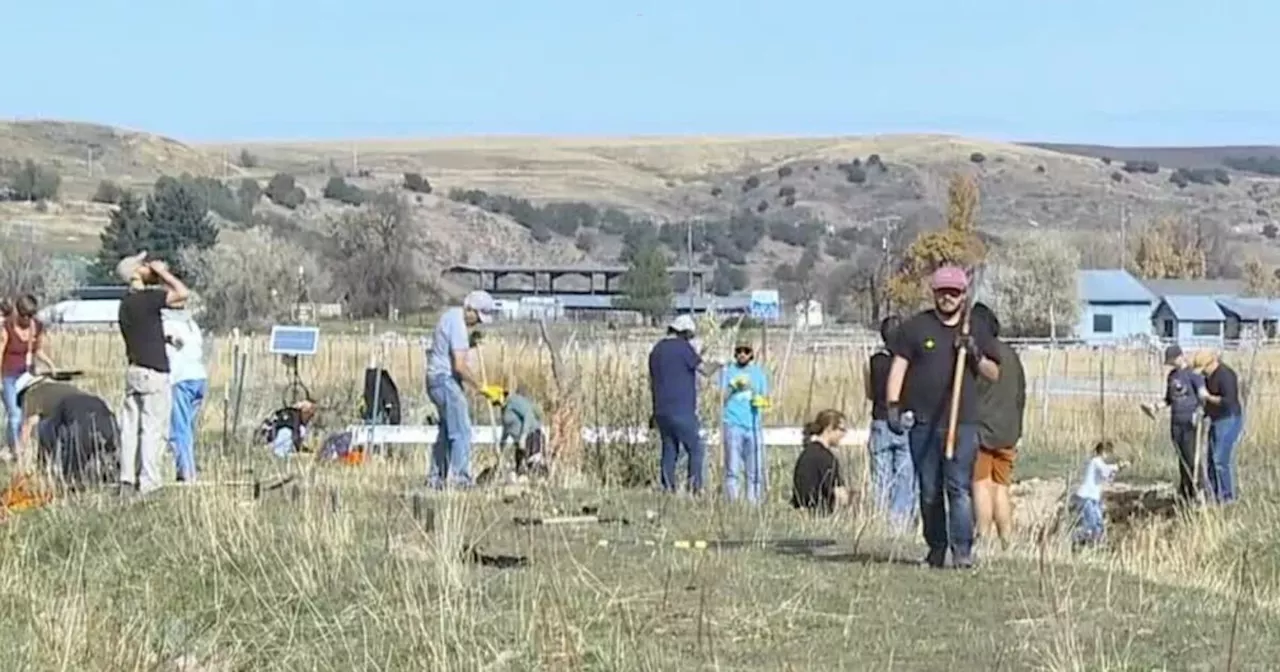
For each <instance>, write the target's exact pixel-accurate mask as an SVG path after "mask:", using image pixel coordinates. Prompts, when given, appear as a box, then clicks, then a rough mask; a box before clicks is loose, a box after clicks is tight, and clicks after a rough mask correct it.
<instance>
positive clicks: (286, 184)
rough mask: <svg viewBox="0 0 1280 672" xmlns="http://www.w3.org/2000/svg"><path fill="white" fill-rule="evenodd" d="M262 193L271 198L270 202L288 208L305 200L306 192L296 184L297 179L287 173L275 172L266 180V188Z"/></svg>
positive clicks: (296, 205)
mask: <svg viewBox="0 0 1280 672" xmlns="http://www.w3.org/2000/svg"><path fill="white" fill-rule="evenodd" d="M262 193H263V195H264V196H266V197H267V198H269V199H271V202H272V203H275V204H276V205H279V206H281V207H284V208H288V209H290V210H294V209H297V208H298V206H300V205H302V204H303V203H306V202H307V192H305V191H303V189H302V187H299V186H298V184H297V181H296V180H295V179H294V177H293V176H292V175H290V174H289V173H276V174H275V175H273V176H271V181H269V182H267V188H266V189H264V190H263V192H262Z"/></svg>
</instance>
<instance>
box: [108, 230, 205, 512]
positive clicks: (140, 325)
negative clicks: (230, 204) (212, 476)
mask: <svg viewBox="0 0 1280 672" xmlns="http://www.w3.org/2000/svg"><path fill="white" fill-rule="evenodd" d="M116 275H117V276H118V277H119V278H120V279H121V280H122V281H124V282H126V283H128V285H129V291H128V293H127V294H125V296H124V297H123V298H122V299H120V309H119V314H118V317H117V320H118V322H119V325H120V335H121V337H123V338H124V350H125V357H126V358H127V360H128V368H127V369H126V370H125V378H124V405H123V406H122V408H121V413H120V492H121V494H125V493H128V492H130V491H133V490H136V491H137V492H138V493H139V494H142V495H146V494H149V493H152V492H154V491H156V490H159V489H160V488H161V486H163V484H164V479H163V477H162V476H161V475H160V456H161V454H162V452H163V451H164V447H165V445H166V444H167V443H168V434H169V408H170V405H171V399H170V394H171V392H170V389H169V356H168V354H167V353H166V352H165V337H164V322H163V319H162V318H161V314H160V311H161V310H163V309H164V308H181V307H182V306H183V304H184V303H185V302H186V300H187V295H188V294H189V293H190V292H189V290H188V289H187V286H186V285H185V284H183V282H182V281H181V280H179V279H178V278H177V277H175V276H174V275H173V273H170V272H169V266H168V265H167V264H165V263H164V262H163V261H160V260H159V259H151V260H148V259H147V253H146V252H145V251H144V252H139V253H138V254H135V255H133V256H130V257H125V258H124V259H121V260H120V263H118V264H116Z"/></svg>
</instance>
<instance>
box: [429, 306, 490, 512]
mask: <svg viewBox="0 0 1280 672" xmlns="http://www.w3.org/2000/svg"><path fill="white" fill-rule="evenodd" d="M496 312H497V304H496V303H495V302H494V300H493V297H492V296H490V295H489V293H488V292H483V291H474V292H471V293H470V294H467V296H466V298H465V299H464V300H463V302H462V305H461V306H457V307H454V308H450V309H448V310H446V311H444V313H443V314H442V315H441V316H440V321H439V322H437V323H436V328H435V332H434V333H433V334H432V336H431V345H430V348H429V350H428V351H427V375H426V378H427V381H426V383H427V397H429V398H430V399H431V403H432V404H433V405H435V407H436V413H437V416H438V417H439V418H440V433H439V434H438V435H437V436H436V443H435V446H433V447H432V449H431V470H430V473H429V475H428V477H427V483H428V485H430V486H431V487H432V488H436V489H442V488H444V487H445V484H446V479H447V480H448V482H449V483H450V484H452V485H455V486H460V487H467V486H470V485H471V484H472V483H471V471H470V469H471V410H470V404H469V403H468V401H467V395H466V393H465V392H463V385H464V384H465V385H466V386H468V387H470V388H471V389H472V390H474V391H476V392H478V393H480V394H481V395H483V396H484V397H485V398H487V399H488V400H489V402H490V403H493V402H494V401H501V396H500V395H501V390H495V389H494V388H492V387H491V386H486V385H485V384H484V383H482V382H481V381H480V378H479V377H478V376H477V375H476V374H475V373H474V372H472V370H471V365H470V363H469V355H470V352H471V338H472V337H471V334H470V333H469V332H468V329H470V328H471V327H474V326H476V325H477V324H480V323H484V322H489V321H490V320H492V319H493V315H494V314H495V313H496Z"/></svg>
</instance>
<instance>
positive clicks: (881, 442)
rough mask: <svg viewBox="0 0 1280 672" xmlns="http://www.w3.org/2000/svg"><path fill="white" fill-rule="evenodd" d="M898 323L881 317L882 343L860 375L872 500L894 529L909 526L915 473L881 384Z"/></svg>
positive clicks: (912, 516) (886, 376) (913, 510)
mask: <svg viewBox="0 0 1280 672" xmlns="http://www.w3.org/2000/svg"><path fill="white" fill-rule="evenodd" d="M900 323H901V320H900V319H899V318H898V316H896V315H890V316H889V317H886V318H884V319H883V320H881V322H880V338H881V339H882V343H883V345H882V346H881V347H880V348H879V349H878V350H876V351H875V352H874V353H872V354H871V357H870V359H868V360H867V369H866V371H865V372H864V375H863V380H864V381H865V383H866V395H867V401H870V402H871V436H870V438H869V440H868V452H869V457H870V460H871V463H870V470H871V490H872V493H873V496H874V500H873V501H874V502H875V505H876V509H877V510H878V511H880V512H881V513H883V514H884V515H886V516H888V518H889V525H890V527H891V528H892V529H893V530H894V531H895V532H905V531H907V530H908V529H910V528H911V525H912V524H913V523H914V522H915V515H916V474H915V468H914V466H913V465H912V463H911V447H910V445H909V443H908V442H907V433H906V432H905V431H903V432H895V431H893V430H892V429H890V428H889V422H888V418H889V406H888V403H887V402H886V401H885V386H886V385H887V384H888V382H889V368H890V366H892V364H893V354H892V353H890V352H889V349H888V343H889V341H890V340H891V339H892V337H893V334H894V331H895V330H896V329H897V328H898V325H899V324H900ZM904 424H909V423H904Z"/></svg>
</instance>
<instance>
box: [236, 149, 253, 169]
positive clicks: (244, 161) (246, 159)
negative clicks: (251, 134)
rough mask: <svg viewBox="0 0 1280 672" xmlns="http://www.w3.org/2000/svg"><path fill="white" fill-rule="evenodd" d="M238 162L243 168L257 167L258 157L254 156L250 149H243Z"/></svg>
mask: <svg viewBox="0 0 1280 672" xmlns="http://www.w3.org/2000/svg"><path fill="white" fill-rule="evenodd" d="M237 163H239V164H240V167H241V168H257V167H258V157H256V156H254V155H253V154H250V153H249V150H247V149H242V150H240V158H239V160H238V161H237Z"/></svg>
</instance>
